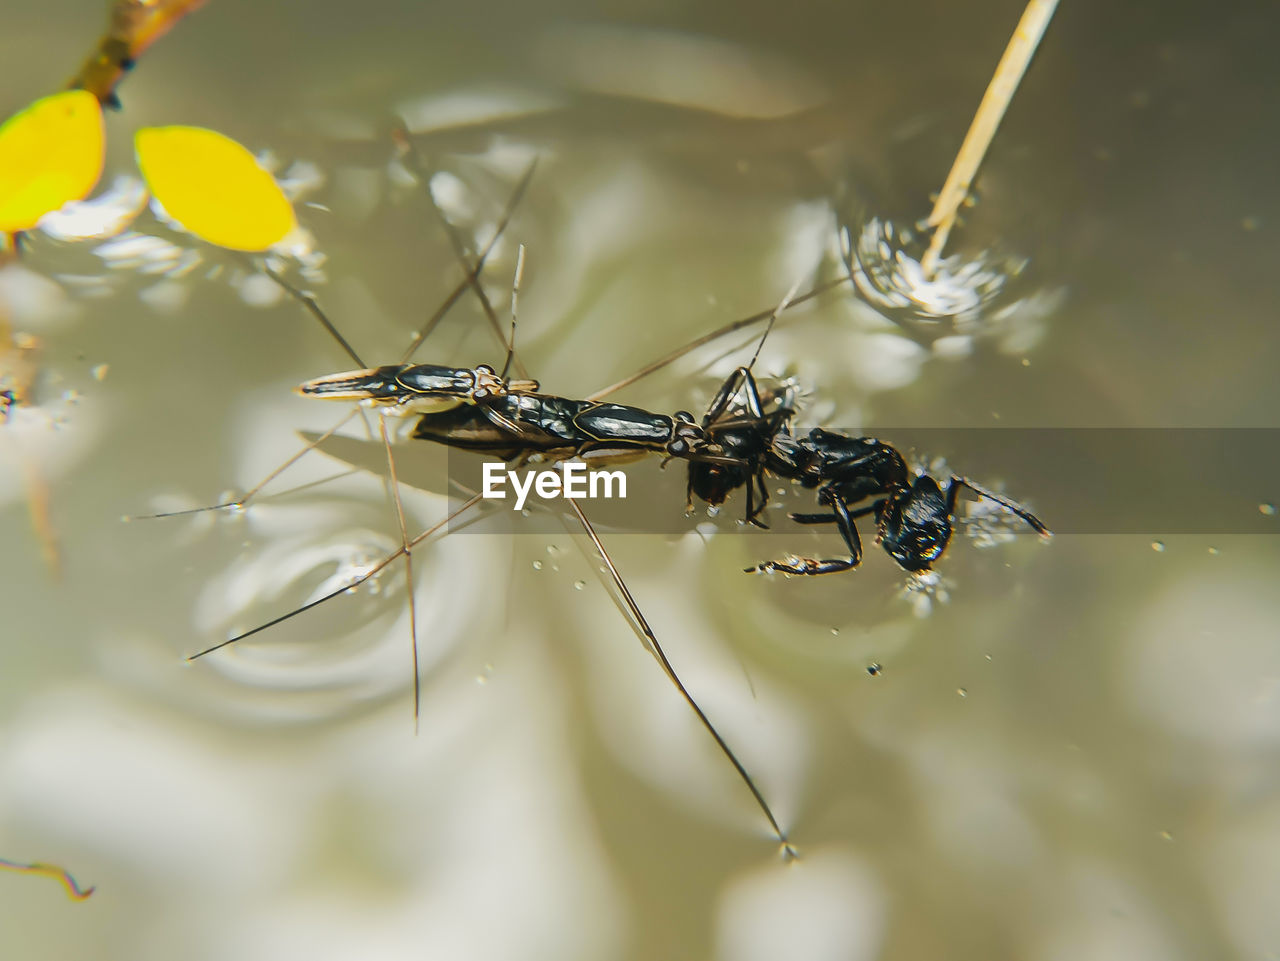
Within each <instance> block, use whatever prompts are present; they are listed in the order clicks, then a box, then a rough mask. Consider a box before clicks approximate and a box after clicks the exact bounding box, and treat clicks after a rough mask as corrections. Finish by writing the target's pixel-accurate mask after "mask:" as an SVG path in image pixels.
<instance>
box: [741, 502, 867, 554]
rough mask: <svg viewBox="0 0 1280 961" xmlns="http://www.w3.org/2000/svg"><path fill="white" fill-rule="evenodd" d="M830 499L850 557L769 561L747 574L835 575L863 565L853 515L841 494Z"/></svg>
mask: <svg viewBox="0 0 1280 961" xmlns="http://www.w3.org/2000/svg"><path fill="white" fill-rule="evenodd" d="M830 497H831V508H832V511H833V512H834V513H833V515H832V517H833V519H834V521H835V523H836V524H837V525H838V526H839V528H840V536H841V537H843V538H844V542H845V545H846V546H847V547H848V548H849V556H848V557H846V558H831V559H828V560H823V561H819V560H815V559H813V558H810V557H798V558H796V559H795V560H794V561H768V562H767V563H764V564H760V565H758V566H756V567H748V568H746V571H747V573H748V574H750V573H752V572H753V571H754V572H757V573H767V572H770V571H776V572H777V573H779V574H805V575H808V574H835V573H837V572H839V571H848V570H852V569H853V568H855V567H857V566H858V565H859V564H860V563H862V538H861V537H859V536H858V528H857V525H855V524H854V522H853V513H852V512H851V511H850V510H849V506H848V505H847V504H846V503H845V502H844V498H843V497H841V496H840V495H839V494H837V493H835V492H834V491H832V493H831V494H830Z"/></svg>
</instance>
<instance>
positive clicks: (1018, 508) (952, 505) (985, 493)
mask: <svg viewBox="0 0 1280 961" xmlns="http://www.w3.org/2000/svg"><path fill="white" fill-rule="evenodd" d="M961 487H967V488H969V490H971V491H973V492H974V493H975V494H977V495H978V496H979V497H985V498H986V499H987V500H989V501H994V502H995V503H997V504H999V505H1000V506H1001V507H1003V508H1005V509H1006V510H1010V511H1013V513H1015V514H1017V515H1018V516H1019V517H1021V518H1022V519H1023V520H1024V521H1026V522H1027V524H1028V525H1029V526H1030V527H1031V529H1032V530H1034V531H1035V532H1036V533H1037V534H1039V535H1040V536H1041V537H1052V536H1053V532H1052V531H1051V530H1049V528H1047V527H1046V526H1045V525H1044V522H1043V521H1041V520H1040V518H1038V517H1036V515H1035V514H1033V513H1031V511H1029V510H1027V509H1026V508H1025V507H1023V506H1022V505H1021V504H1019V503H1018V502H1017V501H1012V500H1010V499H1009V498H1007V497H1002V496H1001V495H1000V494H996V493H993V492H992V491H989V490H987V489H986V488H985V487H982V486H980V485H978V484H975V483H974V482H973V481H971V480H969V478H967V477H961V476H960V475H959V474H952V475H951V480H950V481H948V482H947V514H948V515H950V516H954V515H955V512H956V498H957V496H958V495H959V493H960V488H961Z"/></svg>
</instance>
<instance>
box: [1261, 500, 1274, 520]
mask: <svg viewBox="0 0 1280 961" xmlns="http://www.w3.org/2000/svg"><path fill="white" fill-rule="evenodd" d="M1258 513H1259V514H1261V515H1262V516H1263V517H1275V516H1276V505H1275V504H1270V503H1267V504H1259V505H1258Z"/></svg>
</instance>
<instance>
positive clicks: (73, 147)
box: [0, 90, 106, 233]
mask: <svg viewBox="0 0 1280 961" xmlns="http://www.w3.org/2000/svg"><path fill="white" fill-rule="evenodd" d="M105 140H106V137H105V134H104V132H103V128H102V107H101V106H100V105H99V104H98V98H97V97H95V96H94V95H93V94H91V93H89V92H88V91H87V90H67V91H65V92H63V93H55V94H54V95H53V96H51V97H44V98H42V99H40V100H37V101H36V102H35V103H33V104H32V105H31V106H29V107H27V108H26V109H25V110H23V111H22V112H21V113H16V114H14V115H13V116H12V117H10V118H9V119H8V120H6V121H5V122H4V125H3V126H0V233H15V232H17V231H19V230H30V229H31V228H32V227H34V226H35V225H36V221H37V220H39V219H40V218H41V217H43V216H44V215H45V214H47V213H49V211H51V210H57V209H58V208H59V207H61V206H62V205H63V204H65V203H66V202H67V201H69V200H80V199H82V198H84V197H86V196H88V194H89V191H90V190H92V189H93V185H94V184H96V183H97V182H98V177H100V176H101V175H102V154H103V150H104V147H105Z"/></svg>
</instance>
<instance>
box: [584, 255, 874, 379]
mask: <svg viewBox="0 0 1280 961" xmlns="http://www.w3.org/2000/svg"><path fill="white" fill-rule="evenodd" d="M848 280H849V278H848V277H847V276H845V277H839V278H837V279H836V280H828V281H827V282H826V283H823V284H818V286H817V287H814V288H813V289H812V290H808V291H805V292H804V293H803V294H797V295H796V296H794V297H791V298H790V299H788V300H787V301H785V304H786V308H787V309H789V308H791V307H795V306H796V305H798V304H803V303H804V302H805V301H807V300H813V298H815V297H818V296H820V295H821V294H825V293H826V292H827V291H828V290H833V289H835V288H836V287H839V286H840V285H841V284H845V283H847V282H848ZM779 313H780V310H779V308H777V307H773V308H771V309H768V310H762V311H759V312H758V313H754V314H752V315H751V316H750V317H743V318H742V319H740V320H735V321H733V322H731V323H728V324H725V325H724V326H723V327H717V328H716V329H715V330H713V331H711V332H710V333H707V334H703V335H702V336H701V337H698V338H695V339H694V340H691V341H689V343H687V344H685V345H684V346H683V347H677V348H676V349H675V350H673V351H671V352H670V353H669V354H664V355H663V356H662V357H659V358H658V359H657V360H655V361H651V362H650V363H648V364H645V365H644V366H643V367H641V368H640V369H639V370H638V371H636V372H635V373H634V374H631V375H629V376H627V377H624V378H622V380H619V381H617V382H615V383H612V384H610V385H609V386H608V387H601V388H600V389H599V390H597V391H596V392H595V393H594V394H589V395H588V396H587V397H586V399H587V400H600V399H602V398H604V397H608V396H609V395H610V394H613V393H616V392H617V391H620V390H622V388H624V387H630V386H631V385H632V384H634V383H635V382H636V381H638V380H642V379H643V378H645V377H648V376H649V375H650V374H653V373H656V372H657V371H660V370H662V368H664V367H667V366H669V365H671V364H674V363H675V362H676V361H677V360H679V359H680V358H681V357H683V356H685V355H686V354H690V353H692V352H693V351H695V350H697V349H698V348H699V347H705V346H706V345H707V344H710V343H712V342H714V341H717V340H719V339H720V338H721V337H728V336H729V335H730V334H732V333H735V332H737V331H739V330H742V329H743V328H745V327H751V326H753V325H755V324H759V323H763V322H764V321H768V320H771V319H773V318H776V317H777V315H778V314H779Z"/></svg>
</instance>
